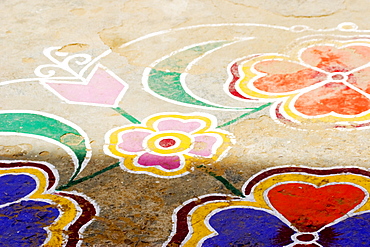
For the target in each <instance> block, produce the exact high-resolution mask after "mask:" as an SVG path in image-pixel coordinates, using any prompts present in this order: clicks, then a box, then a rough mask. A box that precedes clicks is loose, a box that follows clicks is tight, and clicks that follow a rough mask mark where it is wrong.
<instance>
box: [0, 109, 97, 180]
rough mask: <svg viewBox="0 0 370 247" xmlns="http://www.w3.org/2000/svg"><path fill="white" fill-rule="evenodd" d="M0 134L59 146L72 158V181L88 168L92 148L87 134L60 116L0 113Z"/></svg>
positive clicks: (32, 113)
mask: <svg viewBox="0 0 370 247" xmlns="http://www.w3.org/2000/svg"><path fill="white" fill-rule="evenodd" d="M0 132H6V133H12V134H14V135H27V136H32V137H36V138H38V139H43V140H45V141H48V142H52V143H54V144H57V145H59V146H61V147H62V148H63V149H64V150H65V151H66V152H67V153H68V154H70V155H71V156H72V159H73V162H74V165H75V171H74V173H73V175H72V177H71V180H73V179H74V178H75V177H76V176H77V175H78V174H79V173H80V172H81V171H82V169H83V168H84V167H85V166H86V165H87V163H88V161H89V159H90V156H91V147H90V143H89V140H88V137H87V135H86V133H85V132H84V131H83V130H82V129H81V128H80V127H78V126H77V125H75V124H74V123H72V122H69V121H67V120H65V119H63V118H61V117H58V116H55V115H52V114H48V113H44V112H36V111H0Z"/></svg>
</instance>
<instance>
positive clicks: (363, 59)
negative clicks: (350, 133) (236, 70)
mask: <svg viewBox="0 0 370 247" xmlns="http://www.w3.org/2000/svg"><path fill="white" fill-rule="evenodd" d="M310 44H311V46H309V47H304V48H301V49H299V50H296V51H295V52H294V54H293V55H291V56H289V57H288V56H284V55H280V54H266V55H263V56H258V57H254V58H252V59H250V60H248V61H246V62H244V63H243V64H242V65H241V70H242V72H243V73H244V75H242V76H241V79H240V80H239V81H238V82H237V85H236V89H237V90H238V92H239V93H240V96H239V97H242V96H244V98H246V97H247V98H253V99H258V100H260V101H275V102H276V104H275V109H272V113H273V115H275V117H276V116H282V117H284V118H286V119H289V120H290V121H292V122H296V123H301V122H307V121H312V122H318V121H319V122H334V123H337V124H342V125H345V124H348V123H353V122H356V123H362V124H363V123H366V122H368V121H369V120H370V44H368V43H366V42H363V43H359V42H354V41H352V42H349V41H347V42H334V41H333V42H332V43H327V42H326V43H319V42H316V43H315V44H314V45H312V42H311V43H310Z"/></svg>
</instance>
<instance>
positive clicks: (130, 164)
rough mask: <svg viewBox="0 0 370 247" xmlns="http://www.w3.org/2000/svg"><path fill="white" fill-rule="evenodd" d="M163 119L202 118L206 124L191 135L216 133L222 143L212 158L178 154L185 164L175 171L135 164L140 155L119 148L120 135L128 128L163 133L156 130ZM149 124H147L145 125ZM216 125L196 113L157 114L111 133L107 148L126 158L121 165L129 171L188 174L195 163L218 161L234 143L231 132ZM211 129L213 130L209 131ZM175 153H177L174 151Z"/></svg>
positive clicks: (169, 174)
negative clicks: (217, 127) (156, 126)
mask: <svg viewBox="0 0 370 247" xmlns="http://www.w3.org/2000/svg"><path fill="white" fill-rule="evenodd" d="M162 119H180V120H200V121H201V122H204V124H205V126H204V127H202V128H200V129H198V130H197V131H195V132H193V133H191V134H189V135H198V134H216V135H218V136H220V137H221V138H222V143H221V145H220V146H219V147H218V148H217V150H216V152H215V154H213V156H212V157H211V158H204V157H201V156H199V157H192V156H190V155H187V154H178V155H179V156H180V155H181V156H183V157H184V159H185V164H184V166H183V167H182V168H180V169H178V170H175V171H170V170H168V171H165V170H162V169H159V168H157V167H154V166H153V167H142V166H137V165H135V158H136V157H137V156H138V155H136V154H126V153H123V152H121V151H120V150H119V148H118V145H119V135H120V133H121V132H123V131H128V130H146V131H150V132H153V133H156V132H158V133H161V132H160V131H156V130H155V123H156V122H157V121H160V120H162ZM143 125H147V126H143ZM214 126H215V123H212V120H211V119H209V118H207V117H205V116H198V115H197V116H195V115H178V114H169V115H156V116H153V117H150V118H149V119H148V120H147V121H145V122H144V123H143V124H141V125H130V126H127V127H122V128H118V129H116V130H114V131H113V132H112V133H110V135H109V144H107V148H108V150H109V152H110V153H111V154H113V155H114V156H115V157H121V158H124V160H123V162H122V164H121V165H123V166H124V167H123V168H126V169H128V170H129V171H133V172H138V173H148V174H153V175H155V176H161V177H174V176H176V177H177V176H181V175H182V174H186V173H187V172H189V171H190V170H191V168H192V164H193V163H209V162H214V161H217V160H218V159H220V158H221V157H222V155H223V154H224V153H225V152H226V151H227V150H228V149H229V147H230V146H231V145H232V144H233V140H232V137H231V134H230V133H228V132H226V131H222V130H219V131H217V130H212V129H213V128H214ZM209 129H211V131H208V130H209ZM158 155H160V154H158ZM174 155H177V154H176V153H174Z"/></svg>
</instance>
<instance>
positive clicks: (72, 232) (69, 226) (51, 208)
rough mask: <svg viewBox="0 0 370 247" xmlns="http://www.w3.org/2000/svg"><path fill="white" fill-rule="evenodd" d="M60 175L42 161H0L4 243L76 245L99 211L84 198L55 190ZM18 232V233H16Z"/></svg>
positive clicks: (18, 244) (1, 218)
mask: <svg viewBox="0 0 370 247" xmlns="http://www.w3.org/2000/svg"><path fill="white" fill-rule="evenodd" d="M58 181H59V175H58V173H57V171H56V170H55V168H54V167H53V166H51V165H50V164H47V163H45V162H28V161H1V162H0V184H1V186H0V211H1V212H0V215H1V216H0V225H1V227H2V233H1V234H0V242H1V245H3V246H76V245H79V244H80V243H81V239H80V237H81V236H80V233H81V230H83V229H84V228H85V227H86V226H87V225H88V224H89V223H90V221H91V220H92V218H93V216H95V215H96V214H97V213H98V208H97V207H96V206H95V205H94V203H93V202H92V201H91V200H90V199H89V198H87V197H85V196H83V195H81V194H79V193H74V192H58V191H56V190H55V187H56V185H57V184H58ZM15 233H17V234H15Z"/></svg>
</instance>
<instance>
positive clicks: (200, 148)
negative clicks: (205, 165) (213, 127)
mask: <svg viewBox="0 0 370 247" xmlns="http://www.w3.org/2000/svg"><path fill="white" fill-rule="evenodd" d="M194 140H195V142H194V148H193V149H192V150H190V151H189V153H190V154H194V155H199V156H203V157H210V156H212V147H213V146H214V144H215V143H216V142H217V138H216V137H214V136H212V135H199V136H195V137H194Z"/></svg>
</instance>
